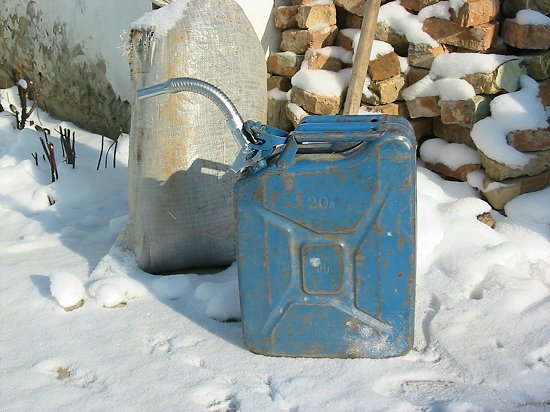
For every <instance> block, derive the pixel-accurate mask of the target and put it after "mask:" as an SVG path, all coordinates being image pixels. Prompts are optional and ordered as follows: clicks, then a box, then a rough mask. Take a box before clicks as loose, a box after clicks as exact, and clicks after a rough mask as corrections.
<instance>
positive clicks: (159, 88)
mask: <svg viewBox="0 0 550 412" xmlns="http://www.w3.org/2000/svg"><path fill="white" fill-rule="evenodd" d="M178 92H193V93H198V94H201V95H203V96H205V97H207V98H208V99H210V100H211V101H212V102H213V103H214V104H215V105H216V106H217V107H218V108H219V109H220V110H221V111H222V113H223V114H224V116H225V121H226V122H227V125H228V126H229V129H230V130H231V133H232V134H233V136H234V137H235V140H237V143H238V145H239V147H240V148H241V150H242V151H247V149H248V147H249V146H248V142H247V139H246V136H245V134H244V132H243V125H244V122H243V119H242V117H241V115H240V114H239V112H238V111H237V108H236V107H235V105H234V104H233V102H232V101H231V100H229V97H227V95H226V94H225V93H224V92H222V91H221V90H220V89H218V88H217V87H215V86H213V85H212V84H210V83H207V82H205V81H202V80H198V79H193V78H191V77H177V78H174V79H170V80H167V81H165V82H164V83H159V84H155V85H154V86H149V87H145V88H143V89H138V90H137V97H138V99H146V98H149V97H153V96H159V95H161V94H166V93H178Z"/></svg>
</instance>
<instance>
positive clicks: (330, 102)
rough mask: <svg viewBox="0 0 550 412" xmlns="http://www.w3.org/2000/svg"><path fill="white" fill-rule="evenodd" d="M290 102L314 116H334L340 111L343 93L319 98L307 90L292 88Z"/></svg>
mask: <svg viewBox="0 0 550 412" xmlns="http://www.w3.org/2000/svg"><path fill="white" fill-rule="evenodd" d="M290 93H291V95H290V101H291V102H292V103H294V104H297V105H298V106H300V107H302V108H303V109H304V110H305V111H307V112H309V113H314V114H324V115H334V114H338V112H339V111H340V110H341V109H342V104H343V102H344V97H345V93H342V95H341V96H320V95H317V94H315V93H311V92H308V91H307V90H303V89H300V88H298V87H295V86H294V87H293V88H292V89H291V90H290Z"/></svg>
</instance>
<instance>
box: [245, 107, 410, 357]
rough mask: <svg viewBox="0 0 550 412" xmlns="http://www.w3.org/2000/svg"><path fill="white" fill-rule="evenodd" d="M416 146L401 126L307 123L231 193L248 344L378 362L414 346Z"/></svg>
mask: <svg viewBox="0 0 550 412" xmlns="http://www.w3.org/2000/svg"><path fill="white" fill-rule="evenodd" d="M415 146H416V143H415V138H414V133H413V131H412V129H411V127H410V125H409V123H408V122H407V121H406V120H404V119H402V118H399V117H396V116H388V115H372V116H311V117H307V118H306V119H305V120H304V121H303V122H302V123H301V124H300V125H299V126H298V127H297V128H296V130H295V131H294V132H292V133H291V134H290V136H289V139H288V143H287V144H286V146H285V147H284V149H283V151H282V152H281V153H279V154H277V155H275V156H273V157H272V158H271V159H270V160H269V161H268V163H267V165H266V167H264V168H261V169H260V170H257V171H255V172H253V173H248V174H246V173H245V174H244V175H243V176H241V179H240V180H239V181H238V182H237V183H236V187H235V191H236V202H237V207H236V210H237V212H236V213H237V228H238V229H237V231H238V234H237V243H238V254H237V262H238V267H239V288H240V299H241V309H242V324H243V329H244V339H245V342H246V345H247V346H248V348H249V349H250V350H251V351H253V352H256V353H260V354H264V355H273V356H293V357H334V358H357V357H366V358H384V357H391V356H400V355H403V354H405V353H407V352H408V351H409V350H410V349H411V347H412V342H413V326H414V295H415V208H416V163H415V162H416V155H415V149H416V147H415Z"/></svg>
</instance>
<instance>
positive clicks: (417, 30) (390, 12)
mask: <svg viewBox="0 0 550 412" xmlns="http://www.w3.org/2000/svg"><path fill="white" fill-rule="evenodd" d="M377 21H379V22H384V23H385V24H386V25H388V26H389V27H390V28H392V29H393V30H394V31H395V32H396V33H398V34H402V35H404V36H405V37H406V38H407V40H408V41H409V42H410V43H418V44H429V45H431V46H433V47H437V46H439V43H438V42H437V41H435V40H434V39H433V38H432V37H431V36H430V35H429V34H427V33H424V31H423V30H422V21H421V20H420V18H419V17H418V16H416V15H414V14H412V13H409V12H408V11H407V10H406V9H405V8H404V7H403V6H401V5H400V4H399V2H398V1H392V2H390V3H386V4H383V5H382V6H381V7H380V11H379V12H378V19H377Z"/></svg>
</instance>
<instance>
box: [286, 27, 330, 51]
mask: <svg viewBox="0 0 550 412" xmlns="http://www.w3.org/2000/svg"><path fill="white" fill-rule="evenodd" d="M336 33H338V27H337V26H335V25H334V26H331V25H317V26H314V27H311V28H309V29H289V30H285V31H284V32H283V33H282V39H281V50H283V51H291V52H294V53H297V54H304V53H305V52H306V50H307V49H310V48H313V49H318V48H321V47H325V46H332V45H333V44H334V40H335V39H336Z"/></svg>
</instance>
